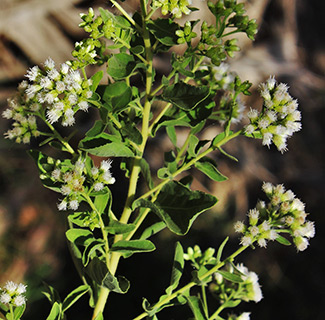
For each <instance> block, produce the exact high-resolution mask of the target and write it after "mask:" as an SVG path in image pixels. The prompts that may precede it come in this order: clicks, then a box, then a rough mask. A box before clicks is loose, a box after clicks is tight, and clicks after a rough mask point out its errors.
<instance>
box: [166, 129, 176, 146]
mask: <svg viewBox="0 0 325 320" xmlns="http://www.w3.org/2000/svg"><path fill="white" fill-rule="evenodd" d="M166 132H167V134H168V137H169V139H170V141H171V142H172V144H173V145H174V146H176V144H177V135H176V130H175V127H174V126H167V127H166Z"/></svg>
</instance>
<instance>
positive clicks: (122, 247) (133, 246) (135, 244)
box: [110, 240, 156, 254]
mask: <svg viewBox="0 0 325 320" xmlns="http://www.w3.org/2000/svg"><path fill="white" fill-rule="evenodd" d="M155 249H156V247H155V245H154V244H153V243H152V242H151V241H149V240H129V241H126V240H120V241H118V242H116V243H114V244H113V245H112V247H111V249H110V250H111V251H119V252H122V253H126V254H129V253H135V252H150V251H154V250H155Z"/></svg>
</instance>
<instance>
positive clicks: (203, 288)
mask: <svg viewBox="0 0 325 320" xmlns="http://www.w3.org/2000/svg"><path fill="white" fill-rule="evenodd" d="M201 292H202V300H203V307H204V310H205V314H206V316H207V317H208V315H209V311H208V301H207V295H206V292H205V285H204V284H202V285H201Z"/></svg>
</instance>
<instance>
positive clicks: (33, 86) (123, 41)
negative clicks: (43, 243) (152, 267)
mask: <svg viewBox="0 0 325 320" xmlns="http://www.w3.org/2000/svg"><path fill="white" fill-rule="evenodd" d="M111 3H112V4H113V5H114V6H115V7H116V8H117V9H118V10H119V12H120V14H119V15H114V14H113V13H111V12H110V11H108V10H106V9H102V8H101V9H99V14H98V15H95V13H94V11H93V10H92V9H89V12H88V13H87V14H82V15H81V19H82V22H81V23H80V27H82V28H83V29H84V30H85V31H86V32H87V33H89V37H88V38H87V39H84V40H82V41H80V42H78V43H76V45H75V49H74V51H73V52H72V56H73V57H74V59H72V60H71V61H67V62H65V63H63V64H61V66H60V67H56V65H55V62H54V61H53V60H52V59H51V58H49V59H47V60H46V61H45V63H44V65H43V66H42V68H40V67H37V66H35V67H32V68H30V69H29V70H28V72H27V74H26V77H27V79H28V80H25V81H23V82H22V83H21V84H20V85H19V87H18V92H17V94H16V96H15V97H13V98H12V99H10V100H9V107H8V109H6V110H5V111H4V112H3V117H4V118H7V119H10V120H12V129H10V130H8V131H7V132H6V134H5V136H6V138H9V139H12V140H15V141H16V142H17V143H26V144H27V143H30V141H31V139H32V138H37V141H38V143H39V147H42V146H45V145H48V146H50V147H53V148H54V149H56V150H58V156H57V157H52V156H48V155H47V154H45V153H43V152H42V151H40V150H35V149H33V150H30V152H29V153H30V155H31V156H32V157H33V159H34V160H35V162H36V165H37V167H38V170H39V174H40V179H41V181H42V183H43V185H44V186H45V187H47V188H49V189H51V190H53V191H55V192H57V193H58V194H59V198H58V202H57V208H58V210H59V211H62V212H63V213H64V214H65V216H66V218H67V226H68V227H67V231H66V237H67V239H68V242H69V246H70V249H71V254H72V258H73V261H74V263H75V266H76V269H77V271H78V273H79V275H80V278H81V280H82V283H83V284H82V285H81V286H79V287H78V288H76V289H74V290H73V291H72V292H71V293H70V294H68V296H67V297H66V298H65V299H63V301H62V300H61V299H60V297H59V295H58V294H57V292H56V291H55V290H54V288H52V287H50V286H48V287H47V290H48V292H47V293H46V296H47V297H48V299H49V300H50V302H51V304H52V309H51V312H50V315H49V316H48V318H47V319H48V320H54V319H65V317H66V315H65V312H66V310H67V309H69V308H70V307H71V306H72V305H73V304H74V303H75V302H76V301H77V300H78V299H79V298H80V297H82V296H83V295H85V294H89V297H90V300H89V305H90V307H91V308H93V309H94V310H93V317H92V319H93V320H100V319H104V309H105V306H106V304H107V301H108V296H109V294H110V293H112V292H115V293H119V294H126V293H127V291H128V289H129V286H130V283H129V281H128V280H127V279H126V278H125V277H124V276H121V275H118V274H117V273H118V265H119V262H120V260H121V258H123V259H127V258H129V257H130V256H132V255H133V254H135V253H139V252H140V253H141V252H142V253H145V252H151V251H153V250H155V245H154V243H153V242H152V241H151V240H150V237H152V236H153V235H154V234H156V233H158V232H160V231H162V230H163V229H166V228H167V229H169V230H170V231H171V232H173V233H175V234H176V235H185V234H186V233H187V232H188V231H189V229H190V228H191V226H192V224H193V222H194V221H195V219H196V218H198V217H199V216H200V215H201V214H202V213H203V212H205V211H207V210H208V209H209V208H211V207H212V206H214V205H215V204H216V203H217V198H216V197H215V196H213V195H211V194H208V193H205V192H203V191H199V190H193V189H191V183H192V180H193V177H192V175H191V173H190V170H192V169H196V170H199V171H200V172H202V173H203V174H205V175H206V176H207V177H208V178H210V179H211V180H213V181H215V182H218V183H220V182H222V181H224V180H226V179H227V177H226V176H224V175H223V174H222V173H221V172H220V171H219V170H218V168H217V163H216V161H215V160H214V158H213V154H214V153H215V152H220V153H222V154H223V155H225V156H226V157H228V158H230V159H231V160H237V159H235V157H234V156H232V155H230V154H229V153H227V152H226V151H225V150H224V145H226V143H228V142H229V141H231V140H233V139H235V138H237V137H239V136H246V137H250V138H255V139H262V144H263V145H266V146H268V147H270V145H271V144H272V143H273V144H274V145H275V146H276V148H277V149H278V150H279V151H280V152H282V153H283V152H285V151H286V150H287V139H288V138H289V137H290V136H292V134H293V133H294V132H297V131H299V130H300V129H301V123H300V120H301V114H300V112H299V111H298V103H297V101H296V100H294V99H293V98H292V97H291V96H290V94H289V93H288V87H287V86H286V85H285V84H283V83H277V81H276V80H275V79H274V77H270V78H269V79H268V80H267V81H266V83H264V84H261V85H260V92H261V97H262V98H263V105H262V107H261V111H258V110H255V109H250V111H248V113H247V118H248V119H247V123H246V124H245V123H244V124H241V121H242V119H243V117H244V116H245V113H244V109H245V108H244V104H243V103H242V101H241V96H242V95H249V94H250V92H249V89H250V87H251V84H250V83H249V82H248V81H242V80H241V79H240V78H239V77H238V76H237V75H236V74H235V73H233V72H230V71H229V70H228V65H227V64H226V63H225V61H226V60H227V59H228V57H229V58H231V57H233V55H234V53H235V52H236V51H238V50H239V47H238V46H237V42H236V38H233V35H235V34H236V33H245V34H246V35H247V37H248V38H250V39H252V40H253V39H254V35H255V34H256V31H257V25H256V22H255V20H253V19H249V18H248V16H247V15H246V12H245V9H244V5H243V4H242V3H237V1H236V0H224V1H222V0H219V1H215V2H212V1H209V2H208V3H207V5H208V7H209V9H210V12H211V14H212V16H213V23H212V24H209V23H208V22H207V21H203V22H200V21H199V20H196V21H190V20H189V21H187V22H185V23H184V24H183V25H182V24H181V23H179V22H178V21H177V20H175V19H177V18H181V17H182V16H183V15H190V14H191V12H192V11H195V10H197V9H196V8H194V7H191V3H190V1H188V0H184V1H183V0H155V1H152V2H151V1H145V0H141V1H140V4H141V10H140V11H139V12H135V13H134V14H133V15H132V16H131V15H130V14H129V13H127V12H126V11H125V10H124V9H123V7H122V6H121V5H120V4H119V3H118V2H116V1H115V0H111ZM159 10H160V12H161V14H162V17H160V18H155V19H153V18H152V17H153V16H154V13H156V11H158V12H159ZM199 25H200V28H199V29H197V27H198V26H199ZM177 45H183V47H184V53H183V54H182V55H178V54H176V53H172V54H171V55H170V69H169V70H170V71H169V72H168V73H167V74H164V75H162V76H161V77H158V75H157V72H156V70H155V67H154V63H153V62H154V58H155V57H156V55H157V54H159V53H161V52H167V51H170V49H171V48H172V47H174V46H177ZM92 65H95V66H103V65H104V66H105V68H106V69H105V72H104V71H103V70H100V71H98V72H96V73H95V74H94V75H92V76H91V77H88V76H87V72H86V71H87V70H88V69H87V68H88V67H89V66H92ZM217 97H218V98H217ZM90 109H94V110H95V111H96V112H97V120H96V121H95V122H94V123H93V125H92V127H91V128H90V129H89V130H88V131H87V132H86V133H85V134H84V136H82V138H80V139H79V141H77V143H76V142H75V141H73V140H72V138H73V137H74V134H75V132H72V133H71V134H70V133H69V134H66V133H67V129H69V128H70V127H72V126H73V125H75V124H76V123H78V117H79V114H80V113H79V111H80V110H81V111H82V112H86V113H87V112H89V110H90ZM211 124H213V125H218V128H220V130H219V133H216V134H215V135H214V136H213V137H212V138H210V139H209V140H205V139H202V135H203V133H204V132H205V130H206V129H207V127H208V126H209V125H211ZM238 126H239V129H238ZM63 127H69V128H63ZM180 128H182V129H184V130H185V131H186V132H187V137H186V139H185V141H179V139H178V132H179V129H180ZM234 128H237V129H238V130H237V131H233V130H234ZM162 130H165V131H166V133H167V135H168V138H169V140H170V142H171V146H172V147H171V148H170V150H169V151H168V152H165V154H164V164H163V166H162V167H161V168H159V169H158V170H157V171H156V172H153V170H152V169H151V166H150V161H149V160H147V159H148V156H147V153H146V151H147V145H148V141H149V140H151V139H152V140H154V139H156V140H157V132H158V131H162ZM112 161H114V163H115V161H116V162H118V163H119V164H120V170H119V171H120V172H124V175H125V177H126V178H127V179H128V182H129V183H128V190H127V196H126V199H125V201H124V199H121V197H120V195H119V194H114V192H111V190H110V185H112V184H114V183H115V181H116V178H115V177H114V176H117V171H118V169H117V168H115V167H114V170H113V167H112ZM140 176H141V177H143V179H144V181H145V183H146V189H145V191H143V189H142V186H141V185H140V183H139V178H140ZM262 189H263V191H264V192H265V194H266V197H267V198H268V200H267V201H266V202H265V201H259V202H258V203H257V205H256V208H254V209H251V210H249V212H248V222H247V223H244V222H242V221H239V222H236V223H235V225H234V227H235V231H236V232H238V233H241V234H242V236H241V240H240V247H239V249H237V250H236V251H235V252H234V253H232V254H230V255H229V256H228V257H226V258H225V257H223V250H224V248H225V246H226V244H227V241H228V238H227V239H225V241H224V242H223V243H222V244H221V245H220V247H219V248H218V250H217V252H215V250H214V249H212V248H209V249H207V250H206V251H204V252H202V251H201V249H200V248H199V247H198V246H195V247H194V248H188V249H187V252H186V253H184V250H183V247H182V245H181V244H180V242H177V243H176V248H175V255H174V262H173V267H172V276H171V281H170V284H169V286H168V287H167V288H166V290H165V293H164V294H163V295H162V296H161V297H160V299H159V301H158V302H157V303H150V302H149V301H148V300H147V299H144V300H143V309H144V311H143V313H142V314H140V315H138V316H136V317H135V318H134V320H139V319H143V318H148V319H158V318H157V314H158V313H159V312H160V311H162V310H163V309H164V308H167V307H172V306H175V305H187V306H188V307H189V308H190V309H191V311H192V313H193V315H194V317H195V319H206V320H207V319H209V320H213V319H219V320H220V319H241V320H243V319H249V317H250V315H249V313H248V312H244V313H242V314H241V315H238V316H236V315H234V314H231V313H227V312H228V311H227V312H226V311H224V310H225V309H231V308H235V307H236V306H238V305H239V304H240V303H241V302H242V301H255V302H259V301H260V300H261V299H262V292H261V288H260V285H259V282H258V276H257V274H256V273H254V272H252V271H249V270H248V269H247V268H246V267H245V266H244V265H243V264H239V263H235V262H234V260H235V258H236V257H237V256H238V255H239V254H240V253H241V252H243V251H244V250H246V249H247V248H249V247H254V245H255V243H257V244H258V245H259V246H260V247H266V246H267V242H268V241H270V240H271V241H274V240H276V241H278V242H279V243H282V244H285V245H289V244H291V242H290V236H291V237H292V239H293V243H294V244H295V246H296V248H297V250H298V251H303V250H305V249H306V248H307V246H308V239H310V238H312V237H313V236H314V234H315V230H314V224H313V222H310V221H308V220H306V218H307V213H305V210H304V209H305V206H304V204H303V203H302V202H301V201H300V200H299V199H297V198H296V197H295V195H294V193H293V192H292V191H291V190H287V191H286V190H285V188H284V186H283V185H276V186H274V185H272V184H271V183H268V182H266V183H264V184H263V187H262ZM113 201H114V202H115V201H119V202H123V206H122V207H123V208H122V210H121V211H120V212H114V211H113V209H112V203H113ZM149 215H150V216H152V215H155V216H156V220H154V221H155V222H152V223H151V224H149V225H148V223H146V224H145V223H144V221H145V220H146V218H147V217H148V216H149ZM281 234H282V235H281ZM185 261H189V262H190V263H191V265H192V267H193V270H194V271H193V272H192V279H191V280H190V281H189V282H188V283H187V284H186V285H181V284H180V280H181V277H182V274H183V270H184V266H185ZM194 287H197V288H199V289H200V293H197V291H196V292H193V290H191V289H192V288H194ZM25 288H26V287H25V286H24V285H22V284H20V285H16V284H14V283H13V282H8V283H7V284H6V285H5V287H4V289H1V295H0V302H1V304H0V307H1V309H2V310H3V312H4V313H5V314H6V317H7V319H19V318H20V317H21V315H22V313H23V306H25V298H24V297H23V296H22V295H21V294H22V293H24V292H25ZM207 294H210V295H211V296H212V297H213V298H214V303H210V301H211V300H210V299H209V300H208V299H207ZM208 301H209V305H208ZM16 310H18V311H16Z"/></svg>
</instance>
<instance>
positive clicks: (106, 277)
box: [86, 257, 130, 293]
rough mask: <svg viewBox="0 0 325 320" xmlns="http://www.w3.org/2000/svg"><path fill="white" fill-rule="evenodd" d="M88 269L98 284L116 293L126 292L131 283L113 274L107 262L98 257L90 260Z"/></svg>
mask: <svg viewBox="0 0 325 320" xmlns="http://www.w3.org/2000/svg"><path fill="white" fill-rule="evenodd" d="M86 271H87V273H88V275H89V276H90V278H91V279H92V280H94V281H95V282H96V283H97V284H98V285H100V286H104V287H105V288H108V289H109V290H111V291H114V292H116V293H126V292H127V291H128V289H129V287H130V283H129V281H128V280H127V279H126V278H124V277H115V276H113V275H112V274H111V273H110V272H109V270H108V269H107V266H106V264H105V263H104V262H103V261H101V260H99V259H98V258H96V257H95V258H94V259H93V260H91V261H90V263H89V264H88V266H87V268H86Z"/></svg>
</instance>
